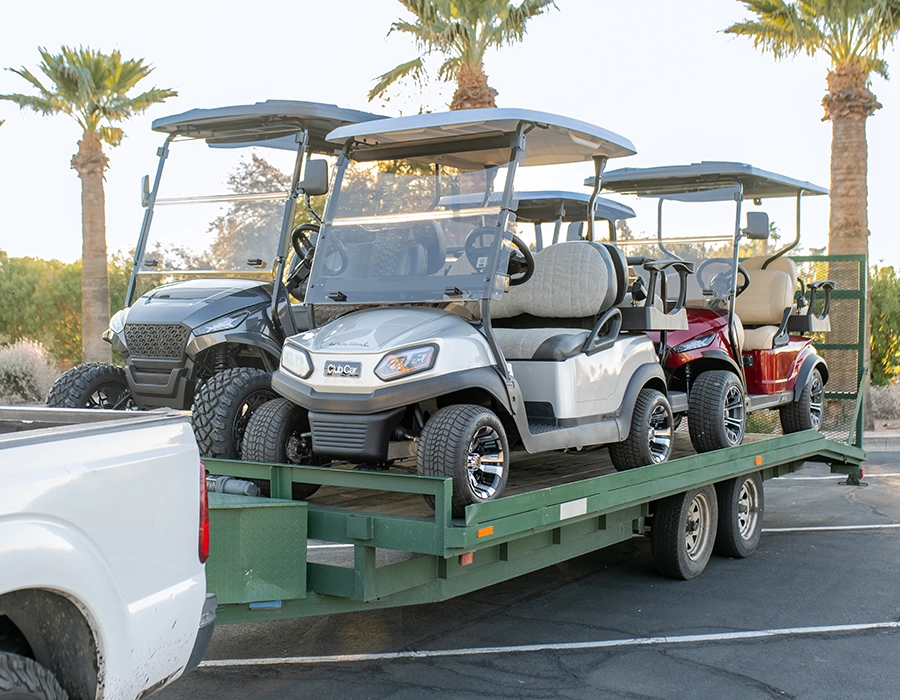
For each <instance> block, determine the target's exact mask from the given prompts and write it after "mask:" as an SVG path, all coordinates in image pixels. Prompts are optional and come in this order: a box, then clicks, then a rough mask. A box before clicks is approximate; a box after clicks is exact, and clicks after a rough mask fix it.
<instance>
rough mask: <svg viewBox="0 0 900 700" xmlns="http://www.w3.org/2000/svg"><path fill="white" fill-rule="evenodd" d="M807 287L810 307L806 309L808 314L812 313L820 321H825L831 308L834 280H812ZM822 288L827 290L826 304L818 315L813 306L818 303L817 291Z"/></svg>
mask: <svg viewBox="0 0 900 700" xmlns="http://www.w3.org/2000/svg"><path fill="white" fill-rule="evenodd" d="M806 287H807V289H809V302H808V303H809V308H808V309H807V311H806V313H807V315H811V316H813V317H814V318H816V319H817V320H819V321H824V320H825V319H826V318H828V312H829V311H830V309H831V292H833V291H834V287H835V285H834V282H832V281H831V280H819V281H817V282H810V283H809V284H808V285H806ZM820 289H824V290H825V306H824V307H823V308H822V313H821V314H818V315H816V314H815V313H814V312H813V308H814V307H815V304H816V292H818V291H819V290H820Z"/></svg>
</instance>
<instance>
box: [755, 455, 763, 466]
mask: <svg viewBox="0 0 900 700" xmlns="http://www.w3.org/2000/svg"><path fill="white" fill-rule="evenodd" d="M754 461H755V462H756V466H757V467H758V466H759V465H760V464H762V455H757V456H756V459H755V460H754Z"/></svg>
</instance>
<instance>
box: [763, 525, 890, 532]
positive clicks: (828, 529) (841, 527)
mask: <svg viewBox="0 0 900 700" xmlns="http://www.w3.org/2000/svg"><path fill="white" fill-rule="evenodd" d="M898 528H900V523H884V524H881V525H820V526H810V527H764V528H763V530H762V531H763V532H840V531H841V530H896V529H898Z"/></svg>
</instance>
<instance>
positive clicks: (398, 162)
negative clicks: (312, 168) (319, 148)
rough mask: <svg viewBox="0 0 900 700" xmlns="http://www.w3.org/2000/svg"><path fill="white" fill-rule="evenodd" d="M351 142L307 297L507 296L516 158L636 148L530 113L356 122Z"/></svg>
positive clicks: (553, 158) (561, 159) (346, 141)
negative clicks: (368, 122) (369, 122)
mask: <svg viewBox="0 0 900 700" xmlns="http://www.w3.org/2000/svg"><path fill="white" fill-rule="evenodd" d="M329 140H330V141H332V142H335V143H338V144H343V147H344V151H343V154H342V155H341V157H340V159H339V161H338V165H337V169H336V170H337V172H336V175H335V180H334V184H333V187H332V191H331V194H330V195H329V197H330V198H329V200H328V205H327V208H326V211H325V217H324V219H325V220H324V224H323V226H322V230H321V232H320V234H319V237H318V244H317V246H316V255H315V259H314V261H313V266H312V271H311V273H310V280H309V285H308V287H307V292H306V301H307V303H317V304H318V303H328V304H332V303H342V302H346V303H348V304H360V303H392V302H441V301H450V300H456V301H461V300H474V299H488V298H492V299H499V298H500V297H501V296H502V294H503V292H504V291H505V289H506V285H507V280H508V278H507V264H508V262H509V257H510V249H511V239H512V236H513V234H514V223H515V211H516V208H517V206H518V197H517V195H516V192H515V189H514V186H513V185H514V183H513V180H514V178H515V172H516V169H517V168H518V167H519V166H528V165H532V164H534V165H541V164H550V163H566V162H579V161H582V162H583V161H590V160H591V159H592V158H595V157H604V158H606V157H613V156H619V155H630V154H631V153H633V148H632V146H631V144H630V142H628V141H627V140H626V139H623V138H622V137H620V136H617V135H615V134H611V133H610V132H607V131H605V130H602V129H600V128H599V127H594V126H592V125H589V124H584V123H583V122H576V121H574V120H568V119H565V118H563V117H558V116H554V115H547V114H543V113H537V112H528V111H525V110H504V109H486V110H468V111H467V112H466V113H465V114H463V113H459V112H451V113H446V114H424V115H416V116H415V117H399V118H397V119H386V120H383V121H379V122H377V123H371V124H362V125H360V124H357V125H352V126H349V127H344V128H342V129H338V130H336V131H335V132H334V133H332V134H331V135H330V136H329Z"/></svg>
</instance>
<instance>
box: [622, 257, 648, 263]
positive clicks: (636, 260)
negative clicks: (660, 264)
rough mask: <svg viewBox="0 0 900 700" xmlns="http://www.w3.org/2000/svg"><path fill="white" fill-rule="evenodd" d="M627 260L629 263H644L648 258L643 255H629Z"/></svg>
mask: <svg viewBox="0 0 900 700" xmlns="http://www.w3.org/2000/svg"><path fill="white" fill-rule="evenodd" d="M625 260H626V261H627V262H628V264H629V265H643V264H644V260H646V258H645V257H644V256H643V255H629V256H628V257H627V258H625Z"/></svg>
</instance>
